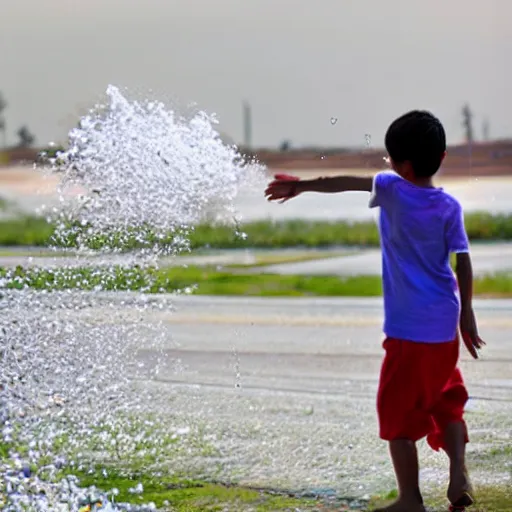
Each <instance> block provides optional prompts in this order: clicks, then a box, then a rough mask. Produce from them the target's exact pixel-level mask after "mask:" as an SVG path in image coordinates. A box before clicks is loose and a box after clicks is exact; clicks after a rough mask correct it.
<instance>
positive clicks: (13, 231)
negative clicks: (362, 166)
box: [0, 213, 512, 250]
mask: <svg viewBox="0 0 512 512" xmlns="http://www.w3.org/2000/svg"><path fill="white" fill-rule="evenodd" d="M466 228H467V232H468V236H469V238H470V240H472V241H497V240H512V214H511V215H492V214H489V213H469V214H467V215H466ZM86 229H87V228H86V227H77V226H75V231H74V233H73V234H72V235H70V236H68V237H66V239H65V240H61V241H60V242H59V243H60V244H61V245H62V246H65V247H68V248H69V247H74V246H76V243H77V238H78V236H79V235H80V234H82V235H83V234H84V233H85V231H86ZM241 229H242V230H243V231H244V232H245V233H246V234H247V238H246V239H242V238H241V237H239V236H235V229H234V227H233V226H222V225H215V226H214V225H206V224H205V225H200V226H197V227H196V228H195V230H194V231H193V232H192V233H191V234H190V245H191V248H192V249H193V250H194V249H200V248H205V247H206V248H211V249H235V248H247V247H253V248H262V249H263V248H272V249H277V248H288V247H308V248H315V247H316V248H320V247H322V248H325V247H336V246H338V247H339V246H357V247H376V246H378V244H379V235H378V229H377V226H376V224H375V222H373V221H363V222H347V221H333V222H329V221H306V220H287V221H280V222H273V221H257V222H249V223H246V224H244V225H242V226H241ZM54 231H55V230H54V226H52V225H50V224H48V223H47V222H46V220H45V219H41V218H36V217H20V218H16V219H4V220H1V221H0V246H23V245H31V246H48V245H49V244H50V240H51V238H52V235H53V234H54ZM124 235H126V233H123V236H121V234H119V236H112V237H110V244H111V246H112V247H114V248H118V249H123V250H130V249H135V248H138V247H141V245H142V243H141V237H140V236H139V235H140V233H135V232H133V233H131V234H130V233H129V234H128V236H124ZM144 238H145V240H146V242H147V243H149V244H154V243H158V244H162V245H166V244H167V245H168V244H169V243H171V242H172V239H173V236H172V234H169V235H165V236H163V237H161V238H158V239H157V237H155V236H153V235H152V234H151V232H150V231H147V232H146V233H145V235H144ZM107 240H108V237H106V236H103V235H100V236H98V235H97V236H94V237H92V236H91V237H87V236H86V237H85V243H86V245H88V246H89V247H90V248H93V249H100V248H104V247H105V245H106V244H107Z"/></svg>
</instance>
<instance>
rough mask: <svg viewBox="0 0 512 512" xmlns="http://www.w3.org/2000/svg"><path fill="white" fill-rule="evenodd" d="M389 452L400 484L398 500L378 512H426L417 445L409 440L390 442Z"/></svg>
mask: <svg viewBox="0 0 512 512" xmlns="http://www.w3.org/2000/svg"><path fill="white" fill-rule="evenodd" d="M389 451H390V453H391V459H392V460H393V466H394V468H395V474H396V480H397V484H398V500H397V501H395V503H393V504H392V505H389V507H385V508H381V509H378V510H377V511H376V512H425V507H424V506H423V498H422V496H421V492H420V486H419V464H418V452H417V450H416V443H414V442H413V441H409V440H408V439H397V440H396V441H390V443H389Z"/></svg>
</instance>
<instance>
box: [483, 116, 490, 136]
mask: <svg viewBox="0 0 512 512" xmlns="http://www.w3.org/2000/svg"><path fill="white" fill-rule="evenodd" d="M482 132H483V136H484V140H485V141H488V140H489V121H488V120H487V119H484V122H483V125H482Z"/></svg>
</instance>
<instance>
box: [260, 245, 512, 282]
mask: <svg viewBox="0 0 512 512" xmlns="http://www.w3.org/2000/svg"><path fill="white" fill-rule="evenodd" d="M471 256H472V259H473V267H474V272H475V274H476V275H483V274H492V273H496V272H509V271H512V244H511V243H493V244H476V243H475V244H473V245H472V247H471ZM381 268H382V266H381V253H380V250H378V249H369V250H364V251H361V252H359V253H357V254H351V255H347V256H342V257H340V258H326V259H321V260H315V261H304V262H297V263H284V264H280V265H270V266H265V267H259V268H258V269H255V271H257V272H270V273H275V274H307V275H315V274H316V275H344V276H351V275H362V274H367V275H368V274H372V275H380V274H381Z"/></svg>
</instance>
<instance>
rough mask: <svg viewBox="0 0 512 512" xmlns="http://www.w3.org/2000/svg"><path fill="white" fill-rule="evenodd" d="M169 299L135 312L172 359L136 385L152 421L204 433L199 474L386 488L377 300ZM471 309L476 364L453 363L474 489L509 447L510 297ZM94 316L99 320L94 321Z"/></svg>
mask: <svg viewBox="0 0 512 512" xmlns="http://www.w3.org/2000/svg"><path fill="white" fill-rule="evenodd" d="M115 297H116V298H115V300H116V301H119V303H121V301H122V300H123V295H122V294H119V295H116V296H115ZM174 303H175V306H176V311H174V312H165V311H162V312H153V313H148V316H147V321H148V322H151V323H152V322H158V321H162V322H163V324H162V329H165V330H167V332H168V338H167V339H168V342H167V344H166V346H165V347H164V350H165V355H166V358H167V360H168V361H169V362H170V363H172V364H170V366H169V368H168V369H167V370H166V369H162V370H161V372H160V374H159V377H158V379H157V380H156V381H151V382H149V381H148V382H142V383H140V384H141V385H143V386H149V387H151V388H155V389H156V390H158V395H159V396H160V397H161V403H159V404H158V410H159V411H160V415H161V417H162V418H163V417H165V415H166V414H170V415H171V418H172V420H171V421H172V422H173V423H174V424H176V423H177V424H178V425H182V424H190V423H196V424H197V423H200V424H201V425H203V426H204V432H205V438H207V439H208V440H209V442H211V443H212V444H213V445H214V446H215V449H216V450H217V454H216V455H215V456H212V457H211V458H210V459H208V460H203V461H199V462H198V464H200V465H202V466H201V467H202V471H204V472H206V473H208V472H209V471H210V470H212V471H213V468H215V471H217V472H218V473H219V475H220V476H221V477H222V476H223V477H225V478H233V475H238V478H240V480H241V482H242V483H244V482H245V483H250V484H261V485H271V486H286V487H292V488H293V487H297V486H299V487H304V486H305V487H309V488H311V487H315V486H316V487H329V488H334V489H337V490H339V491H340V492H343V493H344V494H345V495H355V496H362V495H364V494H366V493H375V492H378V491H388V490H389V489H391V488H393V487H394V479H393V474H392V470H391V466H390V463H389V460H388V456H387V448H386V445H385V443H384V442H382V441H380V440H379V439H378V435H377V424H376V416H375V393H376V388H377V382H378V374H379V367H380V363H381V358H382V355H383V353H382V348H381V341H382V337H383V336H382V333H381V324H382V307H381V301H380V300H379V299H375V300H373V299H256V298H250V299H249V298H242V297H236V298H220V297H217V298H212V297H177V298H176V299H175V301H174ZM125 304H126V303H125ZM475 307H476V313H477V317H478V320H479V325H480V330H481V335H482V337H483V338H484V339H485V340H486V341H487V343H488V346H487V347H486V349H485V351H484V352H483V354H482V358H481V359H480V360H478V361H474V360H472V359H471V358H470V357H469V355H468V354H467V353H466V352H465V351H463V352H462V357H461V367H462V370H463V372H464V375H465V378H466V381H467V385H468V388H469V392H470V395H471V397H472V399H471V400H470V402H469V404H468V412H467V420H468V424H469V428H470V431H471V441H472V442H471V444H470V445H469V448H468V450H469V454H470V467H471V470H472V472H473V474H474V475H475V479H476V480H477V481H478V482H480V483H485V482H489V483H493V484H497V483H500V482H510V477H511V468H510V461H509V460H508V458H506V456H505V458H499V457H498V456H495V455H492V454H496V453H500V452H499V450H500V449H501V448H500V447H502V446H505V445H507V443H510V432H512V340H511V338H512V301H508V300H492V301H491V300H489V301H476V302H475ZM126 308H127V306H126V305H125V306H124V310H125V312H126ZM94 314H95V315H96V316H97V320H98V321H99V322H100V321H102V318H103V317H104V315H105V313H104V312H103V311H102V310H101V309H98V310H97V311H96V312H95V313H94ZM134 314H139V313H136V312H135V311H134ZM114 318H115V317H114ZM105 320H106V318H105ZM111 320H112V312H110V313H109V321H111ZM127 343H130V344H132V343H133V346H134V349H135V347H136V349H137V351H138V354H139V356H138V357H140V358H141V360H142V361H144V363H145V364H146V365H148V366H151V364H152V361H154V360H155V358H156V357H157V356H156V354H155V353H152V352H151V350H146V349H145V339H144V337H143V336H142V337H140V338H138V339H137V340H127ZM155 406H157V404H155ZM420 451H421V457H422V481H423V485H424V486H426V487H428V486H431V487H436V488H437V487H438V485H443V487H444V484H445V478H446V460H445V457H444V456H443V455H442V454H437V453H433V452H432V451H431V450H429V449H428V448H427V447H426V446H425V444H424V443H421V444H420ZM504 453H506V452H504ZM493 457H494V458H493ZM507 460H508V462H507Z"/></svg>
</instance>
